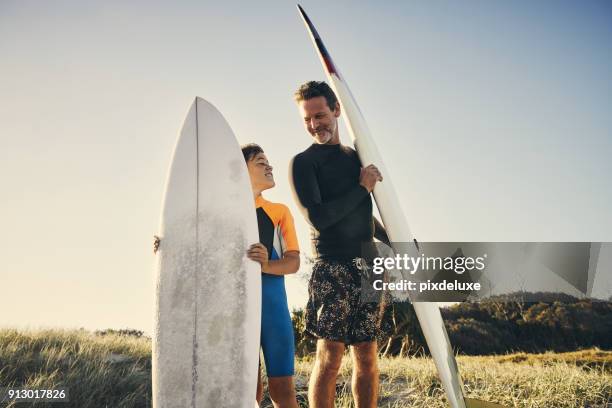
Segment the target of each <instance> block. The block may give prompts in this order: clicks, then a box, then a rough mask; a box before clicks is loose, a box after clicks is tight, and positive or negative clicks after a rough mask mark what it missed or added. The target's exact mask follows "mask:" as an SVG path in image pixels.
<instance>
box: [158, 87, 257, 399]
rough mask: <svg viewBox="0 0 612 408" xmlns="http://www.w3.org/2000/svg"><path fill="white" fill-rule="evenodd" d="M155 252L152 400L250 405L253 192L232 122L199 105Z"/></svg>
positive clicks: (181, 148) (253, 373) (180, 151)
mask: <svg viewBox="0 0 612 408" xmlns="http://www.w3.org/2000/svg"><path fill="white" fill-rule="evenodd" d="M159 232H160V238H161V243H160V247H159V251H158V253H157V254H158V255H157V268H156V297H155V308H156V309H155V327H154V336H153V361H152V364H153V367H152V368H153V407H155V408H174V407H176V408H203V407H210V408H213V407H214V408H218V407H249V408H251V407H253V403H254V401H255V392H256V384H257V365H258V358H259V330H260V322H261V321H260V313H261V275H260V268H259V265H257V264H256V263H255V262H253V261H251V260H249V259H248V258H246V256H245V254H246V249H247V247H248V245H250V244H252V243H255V242H259V236H258V232H257V218H256V212H255V204H254V200H253V193H252V190H251V184H250V181H249V175H248V172H247V168H246V165H245V163H244V158H243V156H242V153H241V151H240V148H239V146H238V143H237V141H236V138H235V137H234V134H233V132H232V130H231V129H230V127H229V125H228V124H227V122H226V121H225V119H224V118H223V116H222V115H221V113H219V111H218V110H217V109H216V108H215V107H214V106H213V105H211V104H210V103H208V102H207V101H205V100H204V99H201V98H196V99H195V101H194V102H193V104H192V106H191V109H190V110H189V113H188V114H187V118H186V119H185V123H184V124H183V128H182V130H181V132H180V135H179V137H178V140H177V142H176V147H175V149H174V155H173V159H172V163H171V165H170V170H169V173H168V178H167V184H166V191H165V194H164V201H163V210H162V217H161V229H160V231H159Z"/></svg>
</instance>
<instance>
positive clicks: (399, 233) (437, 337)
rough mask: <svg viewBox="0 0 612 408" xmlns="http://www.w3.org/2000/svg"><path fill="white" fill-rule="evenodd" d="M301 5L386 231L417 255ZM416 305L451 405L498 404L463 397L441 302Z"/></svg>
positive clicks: (358, 117) (363, 129)
mask: <svg viewBox="0 0 612 408" xmlns="http://www.w3.org/2000/svg"><path fill="white" fill-rule="evenodd" d="M298 9H299V11H300V14H301V16H302V19H303V20H304V23H305V24H306V28H307V29H308V32H309V34H310V38H311V39H312V42H313V44H314V46H315V48H316V50H317V52H318V54H319V57H320V59H321V63H322V64H323V68H324V70H325V73H326V74H327V78H328V80H329V82H330V84H331V86H332V88H333V89H334V91H335V93H336V95H337V97H338V99H339V100H340V105H341V107H342V115H343V117H344V119H345V121H346V123H347V125H348V128H349V133H350V136H351V139H352V141H353V144H354V145H355V150H356V151H357V154H358V155H359V159H360V160H361V162H362V163H363V164H364V166H365V165H369V164H375V165H376V166H377V167H378V169H379V170H380V172H381V174H382V175H383V177H384V181H383V182H380V183H376V187H375V188H374V192H373V193H374V199H375V201H376V205H377V207H378V209H379V211H380V215H381V217H382V222H383V224H384V226H385V230H386V231H387V235H388V236H389V238H390V240H391V241H392V242H398V243H401V242H414V244H415V245H414V246H413V248H411V249H412V253H411V254H410V256H418V250H419V248H418V244H417V241H416V239H415V238H414V236H413V235H412V233H411V232H410V228H409V227H408V222H407V221H406V216H405V215H404V212H403V211H402V208H401V207H400V201H399V198H398V197H397V194H396V193H395V189H394V188H393V184H392V182H391V177H390V174H389V172H388V171H387V169H386V168H385V165H384V162H383V160H382V156H381V155H380V153H379V152H378V149H377V147H376V144H375V142H374V138H373V137H372V136H371V134H370V131H369V129H368V126H367V124H366V122H365V119H364V117H363V115H362V114H361V111H360V110H359V107H358V106H357V102H356V101H355V98H353V95H352V94H351V91H350V90H349V88H348V85H347V84H346V82H345V81H344V79H343V78H342V76H341V75H340V72H339V71H338V67H337V66H336V65H335V64H334V62H333V61H332V59H331V56H330V55H329V52H328V51H327V49H326V48H325V45H324V44H323V40H322V39H321V37H320V36H319V34H318V33H317V30H316V29H315V27H314V25H313V24H312V22H311V21H310V18H308V16H307V15H306V13H305V12H304V10H303V9H302V7H300V6H299V5H298ZM402 252H405V248H402ZM413 306H414V310H415V312H416V315H417V318H418V319H419V324H420V326H421V329H422V330H423V334H424V335H425V340H426V341H427V345H428V346H429V350H430V352H431V355H432V357H433V360H434V363H435V365H436V368H437V370H438V374H439V376H440V380H441V381H442V384H443V386H444V390H445V391H446V396H447V398H448V402H449V404H450V406H451V407H453V408H465V407H466V406H467V407H468V408H469V407H476V406H478V407H485V406H487V407H495V406H498V405H496V404H491V403H487V402H482V401H471V400H468V399H466V398H465V397H464V391H463V384H462V382H461V379H460V377H459V370H458V368H457V362H456V361H455V356H454V354H453V350H452V348H451V345H450V341H449V339H448V334H447V333H446V328H445V327H444V322H443V321H442V315H441V314H440V309H439V308H438V305H437V304H436V303H426V302H414V303H413ZM466 403H467V405H466ZM482 404H485V405H482Z"/></svg>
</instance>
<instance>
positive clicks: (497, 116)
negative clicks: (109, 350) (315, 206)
mask: <svg viewBox="0 0 612 408" xmlns="http://www.w3.org/2000/svg"><path fill="white" fill-rule="evenodd" d="M302 5H303V7H304V8H305V10H306V11H307V12H308V13H309V15H310V17H311V18H312V20H313V22H314V23H315V25H316V26H317V28H318V30H319V33H320V34H321V35H322V36H323V39H324V40H325V42H326V45H327V47H328V49H329V51H330V52H331V54H332V56H333V58H334V60H335V62H336V63H337V65H338V66H339V67H340V70H341V71H342V73H343V74H344V77H345V78H346V80H347V81H348V83H349V85H350V86H351V89H352V91H353V94H354V96H355V97H356V99H357V100H358V102H359V104H360V107H361V110H362V112H363V113H364V115H365V116H366V119H367V120H368V124H369V127H370V129H371V131H372V133H373V135H374V136H375V137H376V138H377V140H378V141H379V149H380V151H381V153H382V154H383V156H384V157H385V164H386V166H387V167H388V170H389V172H390V173H392V174H390V175H389V176H390V177H392V178H393V180H394V184H395V186H396V188H397V190H398V194H399V196H400V197H401V199H402V201H403V202H402V204H403V206H404V210H405V213H406V214H407V215H408V218H409V223H410V224H411V227H412V229H413V232H414V233H415V235H416V236H417V237H418V238H419V239H420V240H421V241H427V240H436V241H485V240H497V241H513V240H514V241H612V216H611V215H610V214H611V209H612V183H611V182H610V175H611V174H612V160H611V157H612V112H611V110H610V109H611V106H612V76H611V75H610V72H612V41H610V40H611V39H612V5H611V3H610V2H608V1H590V2H586V3H585V2H575V1H540V2H526V1H525V2H488V1H470V2H453V1H448V2H445V1H441V2H426V1H422V2H420V1H419V2H401V1H387V2H365V1H333V2H330V1H304V2H303V4H302ZM311 79H317V80H320V79H324V74H323V70H322V68H321V66H320V62H319V60H318V57H317V56H316V54H315V51H314V49H313V47H312V44H311V42H310V40H309V38H308V36H307V33H306V31H305V29H304V26H303V24H302V22H301V20H300V18H299V16H298V13H297V10H296V8H295V4H294V3H292V2H289V1H280V0H279V1H266V2H263V3H258V2H243V3H241V2H235V1H223V2H218V1H202V0H199V1H191V2H190V1H183V2H160V1H154V2H150V1H146V2H145V1H133V2H124V1H106V2H97V1H53V2H40V1H28V0H8V1H7V0H4V1H2V2H0V185H1V191H2V199H1V200H0V226H1V228H2V230H1V233H0V254H1V257H0V288H2V296H0V310H2V311H3V313H2V314H1V315H0V325H2V326H18V327H25V326H29V327H39V326H59V327H86V328H90V329H96V328H107V327H112V328H124V327H130V328H136V329H141V330H144V331H146V332H147V333H151V329H152V321H153V291H154V290H153V289H154V288H153V260H154V257H153V255H152V252H151V243H152V235H153V234H154V233H155V232H156V229H157V226H158V222H159V214H160V210H161V199H162V194H163V186H164V179H165V175H166V171H167V167H168V165H169V161H170V158H171V153H172V147H173V145H174V142H175V140H176V136H177V133H178V130H179V129H180V126H181V124H182V121H183V119H184V116H185V114H186V112H187V109H188V108H189V106H190V104H191V102H192V100H193V98H194V96H196V95H199V96H201V97H204V98H205V99H207V100H209V101H211V102H212V103H214V104H215V105H216V106H217V107H218V108H219V109H220V110H221V112H223V114H224V115H225V117H226V119H227V120H228V122H229V123H230V124H231V126H232V128H233V129H234V131H235V133H236V135H237V137H238V139H239V140H240V141H241V142H252V141H254V142H257V143H259V144H261V145H262V146H263V148H264V149H265V150H266V152H267V154H268V157H269V159H270V161H271V162H272V164H273V165H274V167H275V170H274V171H275V177H276V180H277V187H276V188H275V189H274V190H273V191H270V192H269V193H268V194H266V197H267V198H268V199H270V200H273V201H281V202H284V203H287V204H288V205H289V206H290V208H291V209H292V210H293V213H294V216H295V218H296V221H297V228H298V235H299V238H300V244H301V246H302V248H303V249H304V250H305V251H309V247H310V245H309V242H308V230H307V227H306V224H305V222H304V221H303V220H302V217H301V215H300V214H299V213H298V212H297V209H296V207H295V205H294V204H293V202H292V197H291V194H290V190H289V187H288V183H287V165H288V162H289V160H290V158H291V157H292V156H293V155H294V154H296V153H297V152H299V151H301V150H303V149H305V148H306V147H307V146H308V145H309V144H310V136H309V135H308V134H307V133H306V131H305V130H304V129H303V127H302V124H301V119H300V117H299V116H298V111H297V109H296V107H295V104H294V103H293V101H292V93H293V91H294V90H295V89H296V88H297V86H298V85H299V84H300V83H302V82H305V81H307V80H311ZM341 132H342V133H341V134H342V138H343V141H344V142H345V143H348V138H347V132H346V131H345V129H344V127H343V128H341ZM288 289H289V290H288V292H289V302H290V304H291V305H292V306H301V305H302V304H303V302H304V300H305V298H304V294H305V288H304V282H303V280H300V279H299V278H291V279H289V280H288Z"/></svg>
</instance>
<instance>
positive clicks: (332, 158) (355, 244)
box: [289, 144, 378, 260]
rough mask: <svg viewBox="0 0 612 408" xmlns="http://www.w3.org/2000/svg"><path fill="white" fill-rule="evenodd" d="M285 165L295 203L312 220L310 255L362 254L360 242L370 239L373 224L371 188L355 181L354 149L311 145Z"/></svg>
mask: <svg viewBox="0 0 612 408" xmlns="http://www.w3.org/2000/svg"><path fill="white" fill-rule="evenodd" d="M289 167H290V172H291V173H290V174H291V176H290V177H289V179H290V180H289V181H290V182H291V183H292V187H293V191H294V194H295V196H296V201H297V204H298V205H299V206H300V209H301V211H302V213H303V214H304V216H305V217H306V218H307V220H308V221H309V222H310V225H311V234H312V244H313V253H314V254H315V256H316V257H317V258H320V259H337V260H346V259H352V258H355V257H359V256H361V244H362V243H363V242H371V241H372V238H373V236H374V232H375V224H374V218H373V217H372V199H371V198H370V193H369V192H368V190H366V188H365V187H363V186H361V185H360V184H359V174H360V171H361V162H360V161H359V157H358V156H357V152H355V150H353V149H351V148H350V147H347V146H342V145H340V144H337V145H319V144H313V145H312V146H310V147H309V148H308V149H306V150H304V151H303V152H302V153H299V154H298V155H296V156H295V157H294V158H293V161H292V163H291V164H290V166H289ZM377 225H378V223H377ZM377 232H378V231H377Z"/></svg>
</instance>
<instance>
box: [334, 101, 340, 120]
mask: <svg viewBox="0 0 612 408" xmlns="http://www.w3.org/2000/svg"><path fill="white" fill-rule="evenodd" d="M340 113H341V112H340V102H336V107H335V109H334V116H335V117H337V118H338V117H340Z"/></svg>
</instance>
